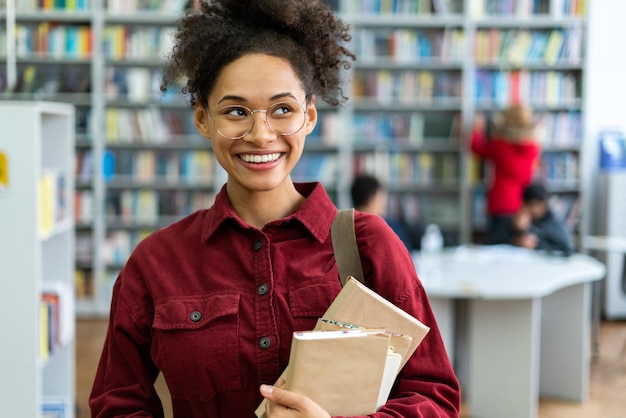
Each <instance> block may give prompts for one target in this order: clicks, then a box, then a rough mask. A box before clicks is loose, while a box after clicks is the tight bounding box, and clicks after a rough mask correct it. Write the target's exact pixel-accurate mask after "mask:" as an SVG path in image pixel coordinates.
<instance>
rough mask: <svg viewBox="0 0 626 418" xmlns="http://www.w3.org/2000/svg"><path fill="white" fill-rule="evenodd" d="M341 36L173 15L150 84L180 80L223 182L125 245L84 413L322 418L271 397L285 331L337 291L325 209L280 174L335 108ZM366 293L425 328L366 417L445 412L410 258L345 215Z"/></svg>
mask: <svg viewBox="0 0 626 418" xmlns="http://www.w3.org/2000/svg"><path fill="white" fill-rule="evenodd" d="M348 40H349V35H348V32H347V27H346V25H344V23H343V22H341V21H340V20H338V19H337V18H336V17H335V16H334V15H333V14H332V11H330V10H329V9H327V8H326V7H325V6H323V5H322V4H321V3H319V2H318V1H317V0H288V1H286V0H266V1H259V0H249V1H242V0H221V1H214V2H209V3H205V2H202V3H201V10H200V11H199V12H195V13H193V14H189V15H187V16H186V17H184V18H183V19H182V20H181V22H180V25H179V29H178V32H177V37H176V41H177V42H176V46H175V48H174V50H173V52H172V55H171V57H170V61H169V65H168V66H167V67H166V69H165V72H164V76H163V88H166V87H167V86H169V85H171V84H174V83H175V82H176V81H177V80H179V79H181V77H183V78H184V80H185V81H186V84H185V86H184V87H183V92H184V93H185V94H188V95H189V97H190V100H191V103H192V105H193V106H194V109H195V110H194V121H195V125H196V127H197V129H198V131H199V132H200V133H201V134H202V135H203V136H204V137H206V138H207V139H208V140H209V141H210V143H211V145H212V148H213V152H214V154H215V156H216V158H217V160H218V162H219V163H220V164H221V166H222V167H223V168H224V169H225V170H226V171H227V173H228V180H227V183H226V184H225V185H224V187H223V188H222V190H221V191H220V192H219V194H218V195H217V196H216V199H215V203H214V205H213V206H212V207H211V208H209V209H207V210H201V211H199V212H196V213H194V214H192V215H190V216H188V217H187V218H185V219H183V220H182V221H180V222H177V223H175V224H173V225H171V226H169V227H167V228H164V229H161V230H159V231H157V232H155V233H154V234H152V235H151V236H149V237H148V238H146V239H145V240H143V241H142V242H141V243H140V244H139V245H138V246H137V248H136V249H135V251H134V253H133V254H132V255H131V257H130V259H129V260H128V262H127V264H126V266H125V268H124V269H123V271H122V272H121V273H120V275H119V277H118V280H117V281H116V283H115V287H114V290H113V300H112V304H111V316H110V325H109V330H108V335H107V338H106V342H105V346H104V349H103V353H102V358H101V361H100V364H99V368H98V371H97V375H96V379H95V383H94V386H93V390H92V393H91V397H90V405H91V409H92V416H93V417H99V418H105V417H147V416H149V417H153V416H154V417H160V416H162V415H163V410H162V406H161V402H160V400H159V398H158V395H157V393H156V391H155V389H154V386H153V383H154V381H155V379H156V377H157V375H158V373H159V372H162V373H163V375H164V377H165V380H166V382H167V385H168V388H169V391H170V394H171V396H172V408H173V410H174V415H175V417H180V418H193V417H203V418H207V417H224V418H239V417H246V418H247V417H250V418H252V417H254V410H255V409H256V408H257V406H258V405H259V404H260V402H261V401H262V400H263V397H265V398H267V399H268V400H269V402H268V405H269V406H270V408H269V411H268V417H269V418H275V417H329V414H328V413H327V412H326V411H324V410H323V409H322V408H321V407H320V406H319V405H317V404H316V403H315V402H313V401H312V400H311V399H309V398H307V397H305V396H302V395H298V394H295V393H292V392H289V391H286V390H284V389H282V388H280V384H279V385H277V386H273V385H274V383H275V382H277V379H278V377H279V376H280V374H281V372H282V371H283V369H284V368H285V366H286V365H287V362H288V359H289V350H290V345H291V339H292V334H293V332H294V331H296V330H308V329H313V327H314V326H315V323H316V321H317V319H318V318H319V317H320V316H322V314H323V313H324V312H325V310H326V308H327V307H328V306H329V305H330V303H331V302H332V300H333V299H334V297H335V296H336V295H337V294H338V293H339V291H340V290H341V285H340V281H339V276H338V271H337V266H336V262H335V258H334V253H333V248H332V244H331V238H330V226H331V223H332V221H333V219H334V217H335V214H336V212H337V209H336V208H335V206H334V205H333V203H332V201H331V200H330V199H329V197H328V195H327V194H326V192H325V190H324V189H323V187H322V186H321V184H319V183H308V184H297V183H294V182H293V181H292V180H291V177H290V172H291V170H292V169H293V167H294V166H295V164H296V163H297V162H298V160H299V158H300V156H301V155H302V152H303V148H304V142H305V137H306V136H307V134H308V133H310V132H311V131H312V130H313V128H314V126H315V124H316V122H317V117H318V114H317V110H316V107H315V104H316V101H317V100H319V99H323V100H325V101H327V102H328V103H330V104H333V105H337V104H340V103H341V102H342V101H343V100H344V99H345V98H344V96H343V94H342V90H341V84H340V70H341V68H342V67H345V66H347V65H348V63H349V60H351V59H353V55H352V54H351V53H350V52H349V51H348V50H346V49H345V48H344V46H343V45H344V43H345V42H347V41H348ZM355 229H356V234H357V237H358V238H357V241H358V246H359V251H360V255H361V261H362V264H363V269H364V274H365V282H366V283H367V285H368V286H370V287H371V288H372V289H374V290H375V291H376V292H378V293H379V294H381V295H382V296H383V297H385V298H386V299H388V300H390V301H391V302H392V303H394V304H396V305H398V306H399V307H400V308H402V309H404V310H405V311H407V312H409V313H411V314H412V315H414V316H415V317H416V318H418V319H419V320H421V321H422V322H423V323H425V324H426V325H428V326H430V327H431V331H430V332H429V334H428V335H427V336H426V338H425V339H424V341H423V342H422V343H421V345H420V346H419V347H418V349H417V351H416V352H415V354H414V355H413V357H412V358H411V359H410V360H409V361H408V363H407V364H406V365H405V367H404V368H403V370H402V372H401V373H400V375H399V377H398V380H397V382H396V385H395V387H394V389H393V391H392V394H391V396H390V399H389V401H388V402H387V404H386V405H385V406H384V407H383V408H382V409H381V410H380V411H379V412H378V413H377V414H375V415H374V416H376V417H392V416H395V417H398V416H402V417H456V416H458V410H459V401H460V393H459V386H458V382H457V379H456V378H455V375H454V373H453V371H452V368H451V366H450V363H449V360H448V356H447V354H446V352H445V349H444V346H443V343H442V340H441V336H440V334H439V330H438V328H437V324H436V322H435V318H434V317H433V314H432V311H431V308H430V306H429V304H428V299H427V297H426V294H425V292H424V289H423V287H422V285H421V283H420V281H419V279H418V278H417V275H416V272H415V268H414V266H413V264H412V262H411V258H410V256H409V254H408V252H407V251H406V249H405V248H404V246H403V244H402V242H401V241H400V240H399V239H398V238H397V236H396V235H395V234H394V233H393V232H392V230H391V229H390V228H389V227H388V226H387V224H386V223H385V222H384V220H382V218H380V217H377V216H373V215H369V214H366V213H357V214H356V216H355Z"/></svg>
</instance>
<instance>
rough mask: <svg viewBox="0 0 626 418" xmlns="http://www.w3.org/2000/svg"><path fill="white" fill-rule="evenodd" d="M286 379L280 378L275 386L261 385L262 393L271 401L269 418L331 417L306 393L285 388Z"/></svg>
mask: <svg viewBox="0 0 626 418" xmlns="http://www.w3.org/2000/svg"><path fill="white" fill-rule="evenodd" d="M284 385H285V380H284V379H279V380H278V381H277V382H276V384H275V385H274V386H270V385H261V388H260V390H261V395H263V397H264V398H266V399H267V400H268V401H269V402H267V404H266V411H265V412H266V416H267V418H292V417H294V418H295V417H298V418H330V415H329V414H328V412H326V411H325V410H324V409H322V407H321V406H319V405H318V404H317V403H315V402H313V401H312V400H311V399H310V398H308V397H306V396H304V395H298V394H297V393H294V392H291V391H288V390H286V389H283V386H284Z"/></svg>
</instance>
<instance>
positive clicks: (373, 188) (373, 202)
mask: <svg viewBox="0 0 626 418" xmlns="http://www.w3.org/2000/svg"><path fill="white" fill-rule="evenodd" d="M350 195H351V197H352V205H354V208H355V209H356V210H360V211H362V212H369V213H373V214H376V215H379V216H381V217H383V218H384V219H385V221H386V222H387V224H388V225H389V226H390V227H391V229H393V231H394V232H395V233H396V235H398V237H399V238H400V239H401V240H402V242H403V243H404V245H405V246H406V247H407V249H408V250H409V251H411V250H412V249H413V245H412V243H411V240H410V238H409V235H408V232H407V230H406V228H405V226H404V225H403V224H402V223H401V222H399V221H397V220H395V219H391V218H389V217H387V216H386V212H387V191H386V190H385V188H384V187H383V185H382V184H381V183H380V181H378V179H377V178H376V177H374V176H371V175H367V174H358V175H356V177H355V178H354V180H353V181H352V186H351V187H350Z"/></svg>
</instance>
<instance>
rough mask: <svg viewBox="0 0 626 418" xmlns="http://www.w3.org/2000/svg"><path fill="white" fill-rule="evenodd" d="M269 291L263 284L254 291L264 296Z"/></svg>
mask: <svg viewBox="0 0 626 418" xmlns="http://www.w3.org/2000/svg"><path fill="white" fill-rule="evenodd" d="M268 290H269V287H267V285H266V284H265V283H263V284H262V285H261V286H259V287H258V288H257V289H256V291H257V292H258V293H259V295H261V296H262V295H264V294H266V293H267V291H268Z"/></svg>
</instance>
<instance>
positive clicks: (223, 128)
mask: <svg viewBox="0 0 626 418" xmlns="http://www.w3.org/2000/svg"><path fill="white" fill-rule="evenodd" d="M305 100H306V99H305ZM256 112H263V113H265V124H266V125H267V127H268V129H269V130H270V131H272V132H274V133H275V134H278V135H293V134H295V133H297V132H299V131H300V129H302V127H303V126H304V122H305V120H306V110H305V108H304V106H303V105H302V104H300V103H298V102H296V101H295V100H293V101H286V102H280V103H275V104H273V105H272V106H270V107H269V108H268V109H256V110H252V109H250V108H248V107H246V106H242V105H229V106H223V107H220V108H219V109H217V111H216V112H215V116H213V115H212V114H211V112H209V116H211V119H213V122H214V123H215V127H216V129H217V132H219V133H220V135H222V136H223V137H225V138H229V139H240V138H243V137H244V136H246V135H248V134H249V133H250V132H252V128H253V127H254V113H256Z"/></svg>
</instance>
